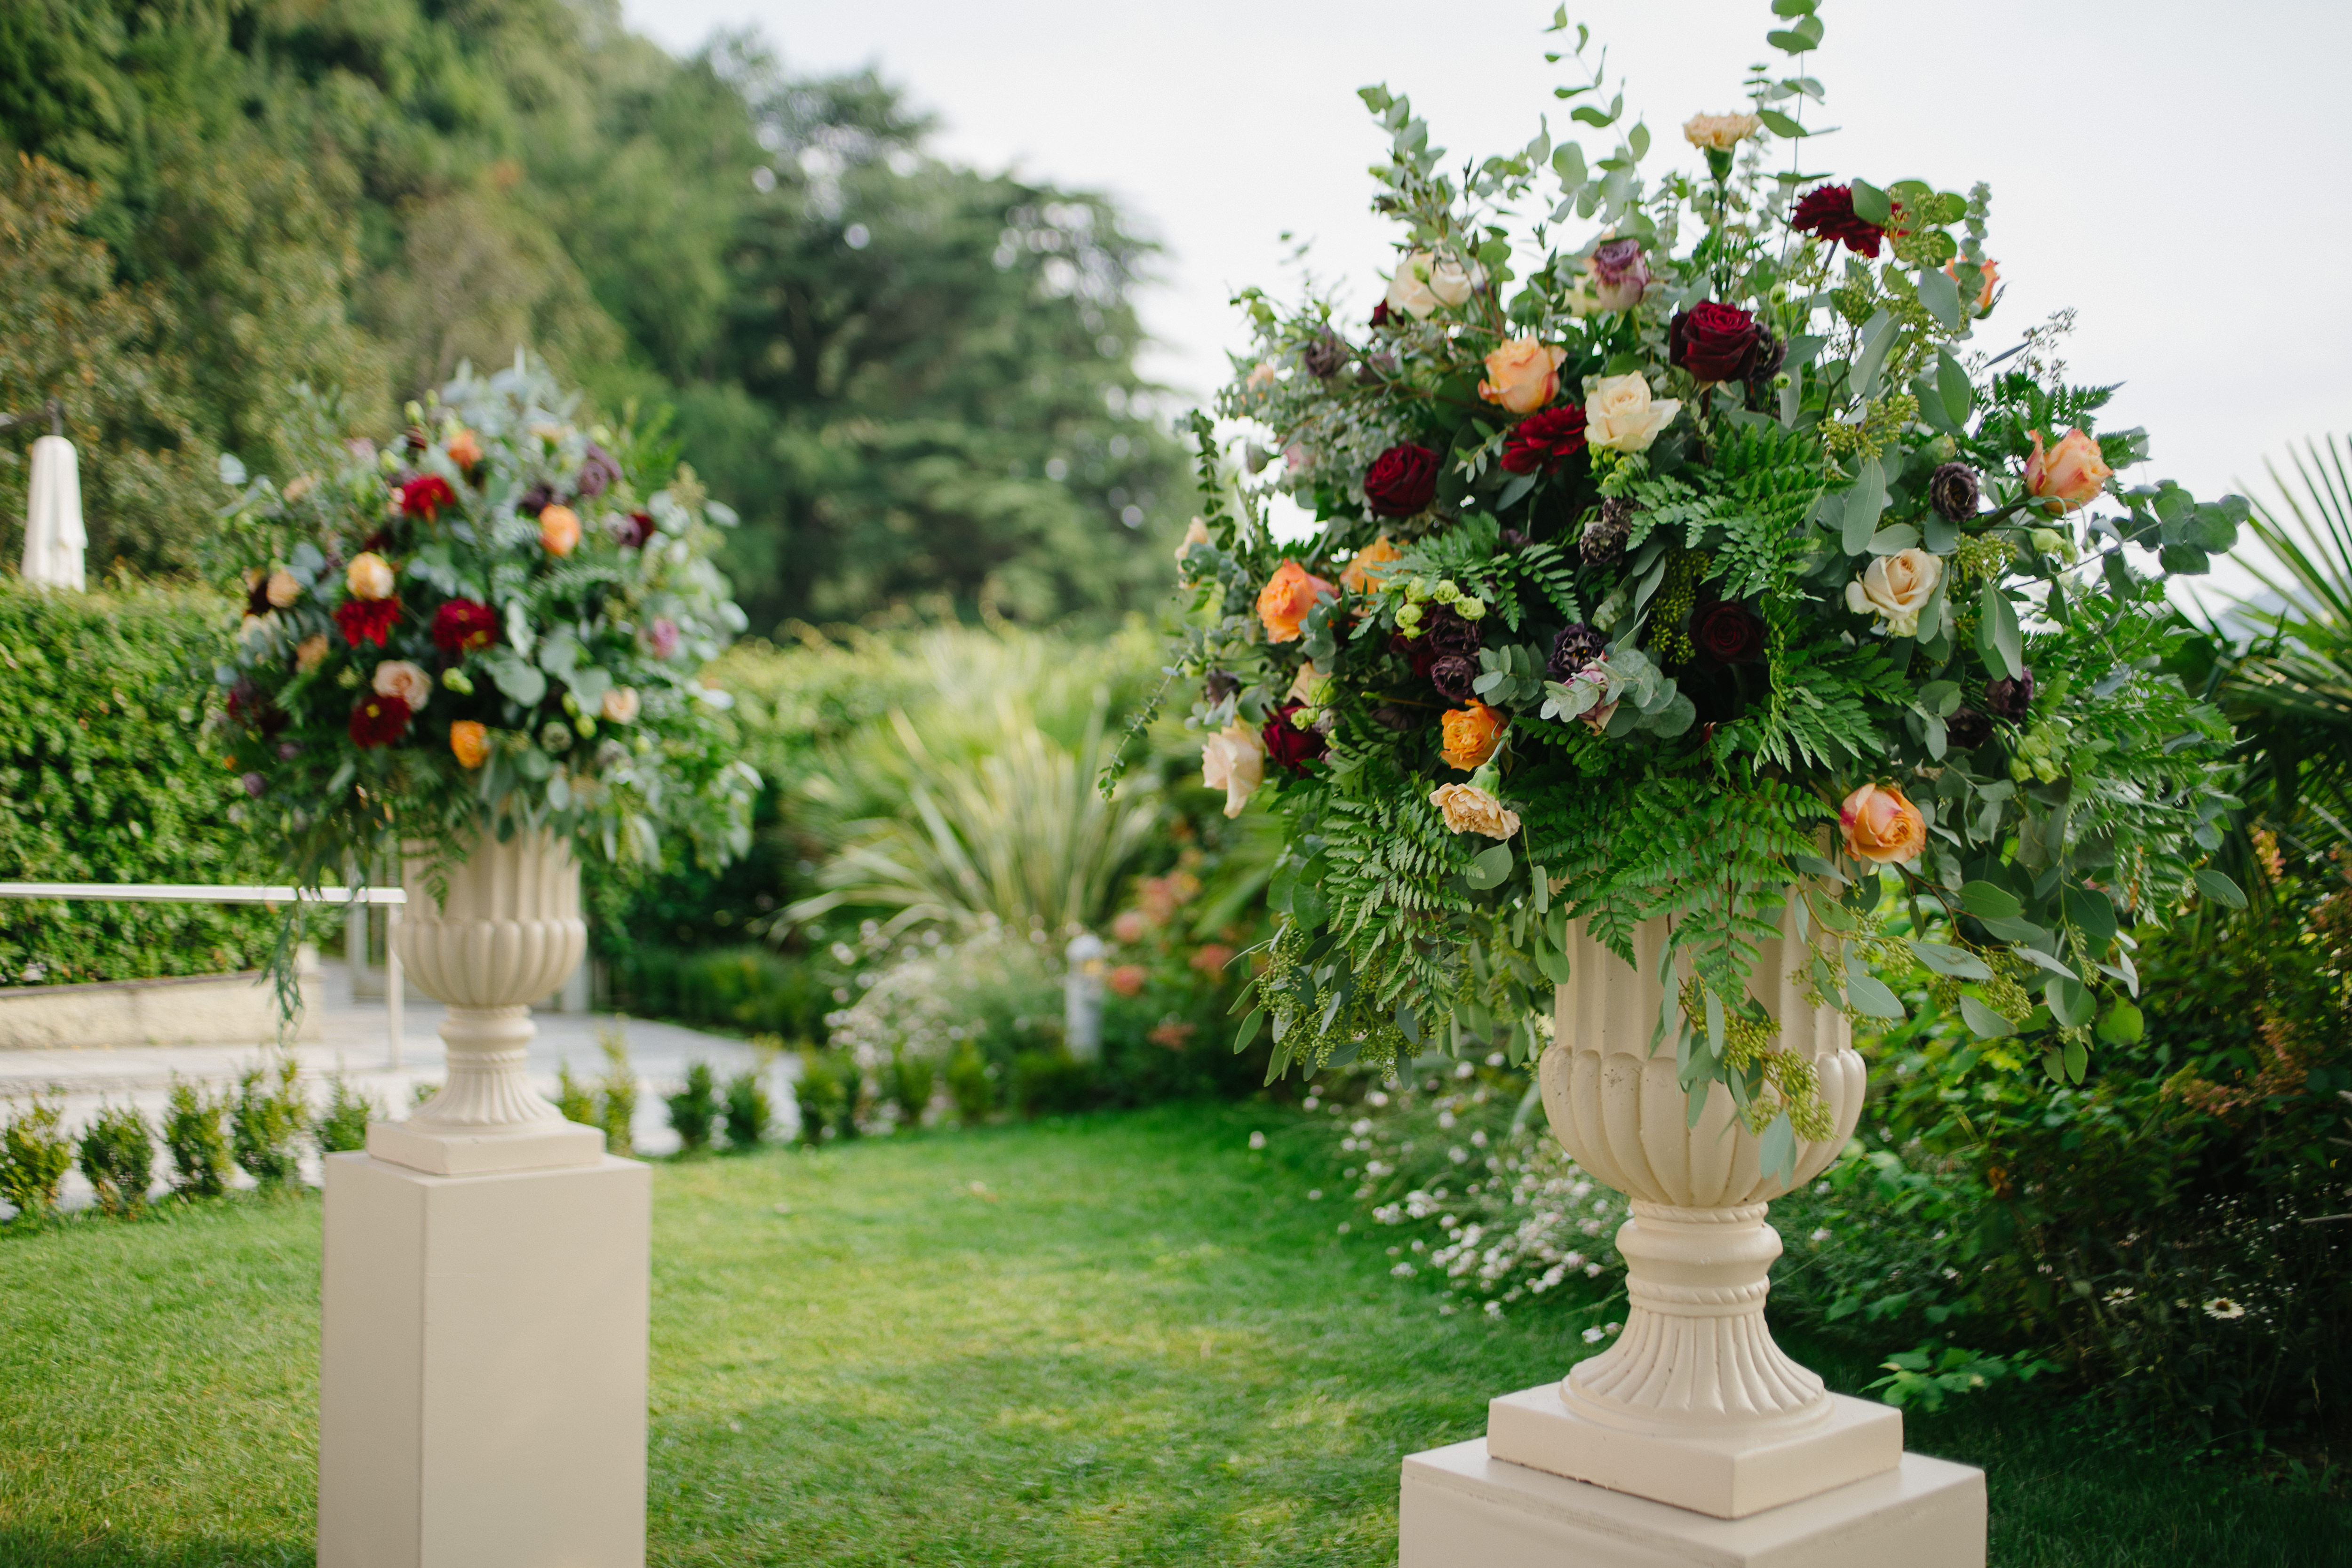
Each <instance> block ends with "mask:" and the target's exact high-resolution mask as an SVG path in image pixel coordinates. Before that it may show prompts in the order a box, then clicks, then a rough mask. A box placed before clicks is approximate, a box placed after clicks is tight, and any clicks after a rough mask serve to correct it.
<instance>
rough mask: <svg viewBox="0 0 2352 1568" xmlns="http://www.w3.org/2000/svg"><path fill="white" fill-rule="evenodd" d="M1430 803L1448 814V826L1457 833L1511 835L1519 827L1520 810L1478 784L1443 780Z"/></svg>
mask: <svg viewBox="0 0 2352 1568" xmlns="http://www.w3.org/2000/svg"><path fill="white" fill-rule="evenodd" d="M1429 804H1430V805H1433V806H1435V807H1437V809H1438V810H1439V811H1440V812H1442V813H1444V816H1445V826H1448V827H1450V828H1452V829H1453V830H1454V832H1456V833H1483V834H1485V835H1486V837H1489V838H1508V837H1511V835H1513V834H1515V833H1517V831H1518V830H1519V814H1518V813H1517V812H1516V811H1511V810H1507V809H1506V808H1505V806H1504V805H1503V803H1502V802H1501V801H1499V800H1496V798H1495V797H1494V796H1493V795H1488V794H1487V793H1486V791H1485V790H1483V789H1480V788H1479V787H1478V786H1477V785H1475V784H1439V785H1438V786H1437V789H1436V791H1435V792H1434V793H1433V794H1432V795H1430V797H1429Z"/></svg>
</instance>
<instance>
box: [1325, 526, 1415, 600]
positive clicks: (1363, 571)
mask: <svg viewBox="0 0 2352 1568" xmlns="http://www.w3.org/2000/svg"><path fill="white" fill-rule="evenodd" d="M1403 554H1404V552H1403V551H1402V550H1399V549H1398V548H1397V547H1396V546H1395V545H1393V544H1391V543H1390V542H1389V536H1388V535H1387V534H1385V533H1383V534H1381V536H1380V537H1379V538H1378V539H1375V540H1373V541H1372V542H1370V544H1367V545H1365V546H1364V547H1363V548H1362V549H1361V550H1359V551H1357V552H1356V557H1355V559H1354V560H1352V561H1350V562H1349V563H1348V569H1347V570H1346V571H1345V572H1342V573H1340V574H1339V586H1341V587H1342V588H1345V589H1347V590H1348V592H1349V593H1350V594H1369V593H1370V592H1371V591H1372V590H1373V589H1375V588H1377V587H1379V586H1380V585H1381V578H1382V577H1384V576H1386V575H1387V571H1386V568H1387V566H1388V564H1389V563H1390V562H1391V561H1395V560H1398V559H1400V558H1401V557H1402V555H1403Z"/></svg>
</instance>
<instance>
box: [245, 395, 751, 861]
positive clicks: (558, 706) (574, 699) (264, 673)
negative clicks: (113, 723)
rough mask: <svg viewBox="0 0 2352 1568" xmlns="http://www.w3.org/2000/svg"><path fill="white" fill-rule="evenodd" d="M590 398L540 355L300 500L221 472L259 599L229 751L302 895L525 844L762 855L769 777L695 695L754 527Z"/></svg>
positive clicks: (736, 616) (733, 627) (726, 633)
mask: <svg viewBox="0 0 2352 1568" xmlns="http://www.w3.org/2000/svg"><path fill="white" fill-rule="evenodd" d="M574 406H575V400H574V399H572V398H570V397H567V396H565V395H562V393H561V392H560V391H559V389H558V388H557V387H556V386H555V384H553V382H552V381H551V379H550V378H548V377H547V376H546V375H545V374H543V373H541V372H539V371H537V370H536V369H534V368H530V367H528V366H527V365H525V364H524V363H522V362H520V360H519V361H518V363H517V364H516V365H515V367H514V368H513V369H511V370H507V371H501V372H499V373H498V374H495V375H492V376H489V377H488V378H483V377H479V376H477V375H475V374H471V373H470V371H467V370H461V371H460V372H459V374H458V376H457V379H456V380H455V381H453V382H451V383H450V384H449V385H448V386H447V387H446V388H445V389H444V390H443V391H442V392H441V393H440V394H438V395H436V396H435V397H434V398H432V399H431V400H429V401H428V402H427V403H425V404H424V405H417V404H411V405H409V407H408V416H409V421H410V424H409V427H408V429H407V431H406V433H405V435H404V437H402V438H401V439H400V440H398V441H396V442H394V444H393V445H392V446H390V447H387V448H385V449H383V450H382V451H378V450H377V449H376V447H374V445H373V443H371V442H368V441H354V442H352V443H350V444H348V446H344V447H339V448H335V449H334V452H333V455H334V457H335V458H339V459H340V460H339V461H334V462H329V463H322V464H321V468H320V471H318V472H311V473H305V474H302V475H300V476H299V477H297V478H295V479H291V480H289V481H288V482H286V483H285V484H284V485H282V486H281V485H278V484H276V483H274V482H273V481H271V480H270V479H266V478H265V479H253V480H251V481H250V482H247V479H246V477H245V475H244V474H243V473H242V471H241V470H239V469H238V468H236V465H235V463H234V460H233V459H229V460H225V461H224V474H225V477H226V478H228V479H230V481H231V482H232V483H235V484H237V485H239V486H241V487H242V493H241V494H240V495H239V497H238V499H237V500H236V502H235V504H234V505H233V507H232V508H231V509H230V511H229V513H228V515H227V519H226V531H225V536H224V537H225V544H224V547H223V548H224V551H225V553H226V563H225V564H226V565H227V566H228V567H230V568H231V569H234V570H236V571H237V572H239V573H240V574H241V578H242V588H243V596H244V598H245V601H246V604H245V614H244V617H243V625H242V629H241V631H240V632H239V634H238V637H237V639H236V648H235V657H234V658H233V659H232V661H231V662H230V663H228V664H226V665H224V666H223V667H222V668H220V669H219V671H218V673H217V679H219V681H220V683H221V684H222V685H223V686H225V687H226V689H227V701H226V704H225V715H224V721H223V723H224V728H223V730H222V732H221V733H220V735H219V737H218V739H219V743H220V744H221V746H222V747H223V749H224V755H225V759H226V764H227V766H228V767H229V768H230V769H232V770H234V771H235V772H236V773H239V774H240V775H241V776H242V778H243V781H244V784H245V788H246V791H247V795H249V796H250V799H249V801H248V803H247V810H248V811H249V812H261V813H267V814H268V817H267V819H266V820H267V821H268V823H269V824H270V825H271V826H274V827H275V829H276V830H277V832H278V836H279V837H282V839H283V841H284V843H285V844H286V846H287V848H288V852H289V856H290V858H291V859H292V862H293V870H294V873H295V876H296V879H297V880H298V881H299V882H301V883H303V884H305V885H310V886H316V885H318V884H319V883H320V881H322V880H323V879H326V878H328V877H329V876H331V875H335V874H339V873H341V870H342V868H343V867H344V864H345V862H346V859H347V858H353V857H356V858H357V860H358V862H359V864H360V865H361V866H362V867H365V866H367V865H370V864H372V863H373V862H374V861H376V860H377V859H378V858H380V857H381V856H382V855H383V854H384V853H385V852H387V851H389V850H392V849H394V848H396V847H397V848H401V849H402V850H403V852H404V853H406V854H409V855H411V856H414V855H415V854H417V853H418V852H419V850H418V847H419V846H421V847H423V851H424V852H425V853H426V854H428V855H430V856H431V857H433V858H435V859H436V860H437V861H439V862H442V863H447V862H449V861H452V860H454V859H456V858H459V857H461V856H462V855H463V854H464V853H465V852H466V847H467V846H468V845H469V844H471V843H472V842H474V841H475V840H476V839H477V838H478V836H479V835H481V834H484V833H488V834H493V835H495V836H497V837H501V838H503V837H507V836H508V835H509V834H510V833H512V832H513V831H515V830H517V829H518V828H529V829H546V830H549V831H551V832H553V833H556V834H558V835H559V836H562V837H570V838H572V839H574V840H576V841H578V842H579V843H580V844H581V845H582V846H583V847H593V849H595V850H597V851H598V852H600V853H601V854H602V855H603V856H604V858H607V859H614V860H620V859H628V858H638V859H646V860H650V859H653V858H656V857H657V856H658V855H659V853H660V844H661V838H662V837H663V834H664V833H665V832H666V831H675V832H682V833H684V834H685V835H686V836H687V837H688V838H689V839H690V841H691V842H692V844H693V846H694V847H695V849H696V851H697V852H698V854H700V855H701V856H702V857H703V858H706V859H712V860H716V859H723V858H727V857H729V856H730V855H733V854H737V853H740V851H741V850H742V849H743V848H744V847H746V846H747V844H748V842H749V837H750V805H751V795H752V793H753V792H754V790H755V789H756V788H757V786H758V782H759V781H758V778H757V775H756V774H754V773H752V772H751V769H750V768H749V767H748V766H746V765H745V764H744V763H741V762H740V761H736V760H734V759H733V756H732V748H731V746H730V745H729V743H728V735H727V732H726V730H725V726H724V722H723V720H722V719H721V718H720V710H723V709H724V708H725V707H726V706H727V697H726V694H725V693H724V692H721V691H718V690H715V689H710V688H708V687H706V686H704V685H702V684H701V683H700V681H699V680H698V679H697V678H698V674H699V672H700V671H701V668H702V667H703V665H704V664H705V663H707V662H708V661H709V660H710V659H712V658H716V657H717V656H718V654H719V650H720V649H721V647H724V646H725V644H726V643H727V642H728V640H729V639H730V637H732V636H733V635H734V634H735V633H736V632H738V631H740V630H741V629H742V627H743V624H744V623H743V616H742V612H741V611H740V610H739V609H737V608H736V606H735V604H734V602H733V600H732V598H731V596H730V593H729V590H728V586H727V584H726V582H725V580H724V579H723V578H722V577H720V575H719V573H718V571H717V570H716V569H715V568H714V567H713V565H712V564H711V562H710V559H709V556H710V551H711V547H712V545H713V543H714V542H715V541H716V538H717V533H716V530H717V529H718V528H720V527H725V526H727V525H729V524H730V523H732V522H733V521H734V516H733V514H732V513H731V512H730V511H729V510H728V509H727V508H725V507H724V506H721V505H720V504H719V503H718V502H716V501H713V500H709V498H708V497H707V496H706V495H704V494H703V492H702V489H701V487H700V485H699V484H698V483H697V482H696V480H695V478H694V474H693V470H692V469H690V468H686V467H684V466H682V465H676V464H675V462H674V454H672V453H669V452H667V451H665V450H663V449H661V448H659V447H655V446H651V445H648V444H646V442H644V441H642V440H640V439H639V438H638V437H635V435H634V434H632V433H631V432H628V431H626V430H620V431H615V430H613V429H610V428H606V427H604V426H583V425H582V423H581V422H580V421H579V420H578V419H577V418H576V417H575V416H574V412H573V410H574ZM663 471H669V472H671V473H672V474H673V477H672V478H671V479H669V481H668V482H667V484H659V483H657V482H656V481H655V480H654V479H653V478H652V477H651V476H652V475H654V474H655V473H657V472H663Z"/></svg>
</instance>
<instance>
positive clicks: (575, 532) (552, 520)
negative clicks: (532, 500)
mask: <svg viewBox="0 0 2352 1568" xmlns="http://www.w3.org/2000/svg"><path fill="white" fill-rule="evenodd" d="M539 542H541V544H543V545H545V546H546V547H547V552H548V553H549V554H550V555H569V554H571V553H572V552H573V551H575V550H577V549H579V548H580V514H579V513H578V512H576V511H573V510H572V509H571V508H570V507H568V506H551V507H548V508H545V509H544V510H541V512H540V514H539Z"/></svg>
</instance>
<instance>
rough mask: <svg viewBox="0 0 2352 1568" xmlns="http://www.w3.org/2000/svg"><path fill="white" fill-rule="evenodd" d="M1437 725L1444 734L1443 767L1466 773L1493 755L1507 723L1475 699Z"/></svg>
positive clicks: (1475, 768) (1507, 721)
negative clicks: (1442, 729) (1442, 728)
mask: <svg viewBox="0 0 2352 1568" xmlns="http://www.w3.org/2000/svg"><path fill="white" fill-rule="evenodd" d="M1438 722H1439V723H1440V724H1441V725H1443V726H1444V730H1445V765H1446V766H1447V767H1449V768H1453V769H1455V770H1457V771H1458V772H1461V773H1475V772H1476V771H1477V770H1478V769H1479V768H1480V767H1482V766H1484V765H1485V764H1486V759H1487V758H1489V757H1491V756H1493V755H1494V754H1495V749H1496V747H1497V746H1500V745H1501V744H1502V743H1503V730H1504V727H1505V726H1507V725H1508V724H1509V723H1510V721H1509V720H1508V719H1506V718H1504V717H1503V716H1502V715H1501V714H1500V713H1497V712H1496V711H1495V710H1493V709H1492V708H1489V707H1487V706H1486V704H1485V703H1484V702H1481V701H1479V700H1477V699H1476V698H1475V697H1474V698H1472V699H1471V700H1470V705H1469V706H1468V707H1466V708H1456V709H1454V710H1451V711H1449V712H1447V713H1446V714H1445V715H1444V717H1443V718H1441V719H1439V721H1438Z"/></svg>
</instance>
